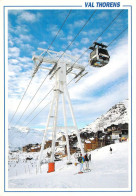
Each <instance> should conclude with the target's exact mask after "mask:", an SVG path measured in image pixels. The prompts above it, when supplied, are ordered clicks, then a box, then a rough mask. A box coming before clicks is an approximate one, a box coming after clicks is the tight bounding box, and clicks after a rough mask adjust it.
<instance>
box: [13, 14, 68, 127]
mask: <svg viewBox="0 0 136 196" xmlns="http://www.w3.org/2000/svg"><path fill="white" fill-rule="evenodd" d="M71 11H72V10H70V11H69V13H68V15H67V16H66V18H65V20H64V22H63V24H62V25H61V27H60V29H59V30H58V32H57V33H56V35H55V37H54V39H53V40H52V42H51V43H50V45H49V47H48V49H47V51H46V52H45V54H44V55H43V57H44V56H45V55H46V53H47V52H48V50H49V49H50V47H51V46H52V44H53V42H54V41H55V39H56V38H57V36H58V34H59V33H60V31H61V29H62V27H63V26H64V24H65V22H66V20H67V19H68V17H69V15H70V14H71ZM41 63H42V62H40V63H39V64H38V65H37V66H38V67H39V66H40V65H41ZM37 70H38V69H37ZM34 75H35V74H33V77H34ZM33 77H32V78H31V80H30V83H31V81H32V79H33ZM47 77H48V75H47V76H46V77H45V78H44V80H43V82H42V83H41V85H40V86H39V88H38V89H37V91H36V93H35V94H34V96H33V97H32V99H31V100H30V102H29V104H28V105H27V107H26V109H25V110H24V112H23V113H22V115H21V117H20V118H19V120H18V121H17V123H18V122H19V121H20V119H21V118H22V117H23V115H24V113H25V112H26V110H27V108H28V107H29V105H30V104H31V102H32V101H33V99H34V97H35V96H36V94H37V93H38V91H39V90H40V88H41V86H42V85H43V83H44V82H45V80H46V78H47ZM30 83H29V85H28V87H29V86H30ZM28 87H27V89H28ZM27 89H26V91H25V93H24V95H23V97H22V99H21V101H20V103H19V105H18V107H17V109H16V112H17V110H18V108H19V106H20V104H21V102H22V100H23V98H24V96H25V94H26V92H27ZM16 112H15V113H14V115H13V117H12V119H11V121H12V120H13V118H14V116H15V114H16ZM11 121H10V123H11ZM17 123H16V124H17Z"/></svg>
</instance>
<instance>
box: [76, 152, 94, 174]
mask: <svg viewBox="0 0 136 196" xmlns="http://www.w3.org/2000/svg"><path fill="white" fill-rule="evenodd" d="M78 162H79V163H80V172H79V173H83V171H84V170H86V171H88V170H90V169H89V162H91V154H89V156H88V155H87V153H86V154H85V156H82V154H80V156H79V157H78ZM84 164H85V168H84Z"/></svg>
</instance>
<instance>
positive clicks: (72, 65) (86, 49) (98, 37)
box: [70, 10, 124, 69]
mask: <svg viewBox="0 0 136 196" xmlns="http://www.w3.org/2000/svg"><path fill="white" fill-rule="evenodd" d="M123 11H124V10H121V11H120V12H119V13H118V14H117V16H116V17H115V18H114V19H113V20H112V21H111V22H110V24H109V25H108V26H107V27H106V28H105V29H104V31H102V33H101V34H100V35H99V36H98V37H97V39H96V40H95V42H96V41H97V40H98V39H99V38H100V36H102V35H103V33H104V32H105V31H106V30H107V29H108V28H109V27H110V26H111V25H112V23H113V22H114V21H115V20H116V19H117V18H118V17H119V15H120V14H121V13H122V12H123ZM88 50H89V48H87V49H86V50H85V51H84V52H83V53H82V54H81V55H80V57H79V58H78V59H77V60H76V61H75V62H74V64H73V65H72V66H71V68H70V69H72V68H73V67H74V65H75V64H76V63H77V62H78V61H79V59H80V58H82V56H83V55H84V54H85V53H86V52H87V51H88Z"/></svg>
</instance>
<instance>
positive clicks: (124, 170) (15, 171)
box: [8, 142, 131, 191]
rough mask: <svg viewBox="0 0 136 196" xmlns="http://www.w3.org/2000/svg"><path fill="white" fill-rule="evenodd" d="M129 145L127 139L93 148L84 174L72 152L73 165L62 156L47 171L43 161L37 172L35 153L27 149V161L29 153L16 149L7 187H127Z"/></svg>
mask: <svg viewBox="0 0 136 196" xmlns="http://www.w3.org/2000/svg"><path fill="white" fill-rule="evenodd" d="M128 145H129V142H124V143H123V142H122V143H116V144H112V145H109V146H105V147H102V148H100V149H96V150H94V151H92V152H91V157H92V160H91V163H90V169H91V172H88V173H83V174H78V171H79V168H80V165H79V164H78V165H77V166H75V164H74V163H75V162H77V160H76V159H75V158H74V155H72V157H71V161H72V163H73V164H72V165H67V164H66V162H67V158H66V157H65V158H63V160H62V161H57V162H55V172H52V173H47V171H48V164H47V163H46V164H43V165H42V166H41V173H37V170H36V163H37V157H38V153H29V156H31V157H33V159H32V160H31V161H27V162H25V161H23V160H24V156H28V154H25V153H21V152H19V153H16V155H15V156H16V157H17V158H19V162H15V158H14V159H13V158H12V159H10V160H9V181H8V185H9V188H11V189H10V190H12V191H13V190H14V188H19V190H20V191H21V190H22V189H23V188H25V190H31V191H33V190H37V188H43V189H41V190H45V191H47V190H48V191H49V190H51V191H55V190H56V188H57V190H59V188H60V189H61V190H62V189H63V190H65V191H68V190H71V189H72V188H74V191H76V190H82V191H83V190H88V191H89V190H90V191H93V190H94V191H96V190H99V191H102V190H104V188H105V190H106V191H107V190H109V189H110V190H112V191H116V190H118V191H119V190H128V186H129V184H130V183H129V179H130V178H129V173H131V172H130V171H129V169H128V163H129V160H128V157H129V154H128V147H129V146H128ZM110 147H112V149H113V152H112V154H110V151H109V148H110ZM45 151H46V150H45ZM12 156H13V154H12ZM30 188H31V189H30ZM80 188H81V189H80ZM83 188H87V189H83ZM23 190H24V189H23Z"/></svg>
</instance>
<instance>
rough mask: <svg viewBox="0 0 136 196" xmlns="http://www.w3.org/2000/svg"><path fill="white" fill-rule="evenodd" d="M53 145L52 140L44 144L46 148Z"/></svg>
mask: <svg viewBox="0 0 136 196" xmlns="http://www.w3.org/2000/svg"><path fill="white" fill-rule="evenodd" d="M51 145H52V140H49V141H46V143H45V145H44V149H46V148H49V147H51Z"/></svg>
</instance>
